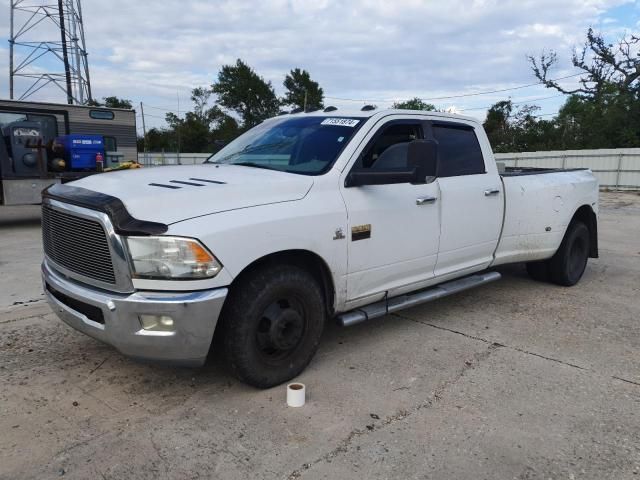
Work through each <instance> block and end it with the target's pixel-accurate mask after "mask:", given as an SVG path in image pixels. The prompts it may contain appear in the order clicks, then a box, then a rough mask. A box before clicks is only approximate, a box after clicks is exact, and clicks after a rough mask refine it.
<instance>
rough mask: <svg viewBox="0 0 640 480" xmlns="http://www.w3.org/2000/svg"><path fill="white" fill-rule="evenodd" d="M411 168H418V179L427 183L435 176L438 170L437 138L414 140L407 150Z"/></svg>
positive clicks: (419, 181) (418, 181) (408, 162)
mask: <svg viewBox="0 0 640 480" xmlns="http://www.w3.org/2000/svg"><path fill="white" fill-rule="evenodd" d="M407 164H408V166H409V168H411V167H414V168H415V169H416V170H417V179H418V180H417V181H416V182H412V183H426V182H428V181H430V180H429V179H432V178H435V177H436V175H437V173H438V172H437V170H438V143H437V142H436V141H435V140H414V141H413V142H410V143H409V149H408V151H407Z"/></svg>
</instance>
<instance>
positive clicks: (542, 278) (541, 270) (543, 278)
mask: <svg viewBox="0 0 640 480" xmlns="http://www.w3.org/2000/svg"><path fill="white" fill-rule="evenodd" d="M527 273H528V274H529V276H530V277H531V278H533V279H534V280H536V281H538V282H548V281H549V262H547V261H543V262H529V263H527Z"/></svg>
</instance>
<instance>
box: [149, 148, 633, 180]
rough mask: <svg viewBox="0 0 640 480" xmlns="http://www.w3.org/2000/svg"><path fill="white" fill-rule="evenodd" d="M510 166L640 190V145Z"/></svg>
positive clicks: (544, 155) (525, 156)
mask: <svg viewBox="0 0 640 480" xmlns="http://www.w3.org/2000/svg"><path fill="white" fill-rule="evenodd" d="M209 156H210V154H208V153H181V154H180V158H179V160H178V154H176V153H138V161H139V162H140V163H142V164H143V165H147V166H161V165H178V164H179V163H180V164H182V165H194V164H197V163H202V162H204V161H205V160H206V159H207V158H208V157H209ZM495 156H496V160H497V161H499V162H504V163H505V165H506V166H508V167H546V168H590V169H591V170H592V171H593V173H595V175H596V177H598V180H599V181H600V186H601V187H603V188H612V189H613V188H619V189H634V190H637V189H640V148H617V149H602V150H564V151H552V152H523V153H496V155H495Z"/></svg>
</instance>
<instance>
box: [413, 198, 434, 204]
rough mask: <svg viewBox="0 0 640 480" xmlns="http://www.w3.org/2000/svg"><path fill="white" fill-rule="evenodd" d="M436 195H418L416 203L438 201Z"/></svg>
mask: <svg viewBox="0 0 640 480" xmlns="http://www.w3.org/2000/svg"><path fill="white" fill-rule="evenodd" d="M436 200H437V198H436V197H418V198H416V205H427V204H429V203H436Z"/></svg>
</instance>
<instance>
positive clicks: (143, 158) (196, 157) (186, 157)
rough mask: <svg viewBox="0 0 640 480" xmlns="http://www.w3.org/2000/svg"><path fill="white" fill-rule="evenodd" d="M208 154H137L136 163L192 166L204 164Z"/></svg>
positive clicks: (153, 165)
mask: <svg viewBox="0 0 640 480" xmlns="http://www.w3.org/2000/svg"><path fill="white" fill-rule="evenodd" d="M210 156H211V154H210V153H181V154H180V156H179V158H178V154H177V153H138V162H139V163H141V164H143V165H146V166H150V167H155V166H162V165H194V164H197V163H202V162H204V161H205V160H206V159H207V158H209V157H210Z"/></svg>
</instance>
